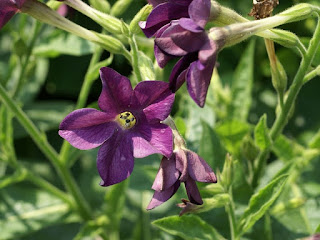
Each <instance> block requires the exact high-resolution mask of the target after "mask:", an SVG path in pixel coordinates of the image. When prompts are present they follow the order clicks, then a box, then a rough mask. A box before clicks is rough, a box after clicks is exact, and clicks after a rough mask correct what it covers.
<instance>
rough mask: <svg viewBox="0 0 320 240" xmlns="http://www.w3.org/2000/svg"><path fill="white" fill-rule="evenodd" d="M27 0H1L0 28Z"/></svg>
mask: <svg viewBox="0 0 320 240" xmlns="http://www.w3.org/2000/svg"><path fill="white" fill-rule="evenodd" d="M25 1H26V0H1V1H0V29H1V28H2V27H3V26H4V25H5V24H6V23H7V22H8V21H9V20H10V19H11V18H12V17H13V15H15V14H16V13H17V12H18V11H19V9H20V8H21V7H22V5H23V4H24V2H25Z"/></svg>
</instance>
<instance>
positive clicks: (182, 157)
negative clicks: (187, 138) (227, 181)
mask: <svg viewBox="0 0 320 240" xmlns="http://www.w3.org/2000/svg"><path fill="white" fill-rule="evenodd" d="M196 181H198V182H207V183H216V182H217V178H216V175H215V174H214V172H213V171H212V169H211V168H210V166H209V165H208V164H207V163H206V162H205V161H204V160H203V159H202V158H201V157H199V156H198V154H196V153H194V152H192V151H190V150H186V149H180V150H178V151H175V152H173V154H172V156H171V157H170V158H167V157H163V158H162V160H161V164H160V168H159V171H158V174H157V176H156V178H155V180H154V183H153V185H152V189H154V190H155V193H154V195H153V197H152V199H151V202H150V203H149V205H148V207H147V209H148V210H150V209H153V208H155V207H157V206H159V205H161V204H162V203H164V202H166V201H167V200H168V199H170V198H171V197H172V196H173V195H174V194H175V193H176V192H177V190H178V188H179V187H180V184H181V182H184V184H185V187H186V190H187V195H188V198H189V200H190V202H191V203H193V204H197V205H201V204H202V203H203V202H202V198H201V196H200V193H199V190H198V188H197V184H196Z"/></svg>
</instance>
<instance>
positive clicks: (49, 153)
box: [0, 84, 92, 219]
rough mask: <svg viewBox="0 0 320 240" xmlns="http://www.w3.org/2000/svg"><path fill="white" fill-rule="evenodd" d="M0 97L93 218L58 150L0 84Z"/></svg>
mask: <svg viewBox="0 0 320 240" xmlns="http://www.w3.org/2000/svg"><path fill="white" fill-rule="evenodd" d="M0 99H1V100H2V101H3V102H4V103H5V104H6V106H7V107H8V109H10V110H11V111H12V113H13V114H14V115H15V116H16V117H17V119H18V121H19V122H20V124H21V125H22V126H23V127H24V128H25V130H26V131H27V132H28V133H29V135H30V136H31V138H32V139H33V141H34V142H35V143H36V145H37V146H38V147H39V149H40V150H41V151H42V153H43V154H44V155H45V156H46V157H47V158H48V159H49V160H50V161H51V163H52V165H53V166H54V167H55V169H56V171H57V172H58V174H59V176H60V177H61V179H62V181H63V184H64V185H65V187H66V189H67V190H68V192H69V193H70V194H71V195H72V196H73V198H74V201H75V202H76V203H77V208H78V211H79V213H80V214H81V216H82V217H83V218H84V219H91V218H92V217H91V211H90V208H89V206H88V204H87V202H86V201H85V199H84V197H83V195H82V194H81V192H80V190H79V188H78V186H77V184H76V183H75V181H74V179H73V177H72V175H71V172H70V171H69V169H67V168H65V166H64V165H62V164H61V162H60V161H59V156H58V154H57V152H56V151H55V150H54V149H53V148H52V146H51V145H50V144H49V143H48V141H47V139H46V137H45V135H43V134H42V133H41V132H40V131H39V130H38V129H37V128H36V126H35V125H34V124H33V122H32V121H31V120H30V119H29V118H28V116H27V115H26V114H25V113H24V112H23V111H22V110H21V108H20V107H18V105H17V104H16V103H15V102H14V101H12V100H11V99H10V97H9V95H8V94H7V92H6V90H5V89H4V88H3V86H2V85H1V84H0Z"/></svg>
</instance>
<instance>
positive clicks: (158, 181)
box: [152, 154, 180, 192]
mask: <svg viewBox="0 0 320 240" xmlns="http://www.w3.org/2000/svg"><path fill="white" fill-rule="evenodd" d="M179 175H180V173H179V171H178V170H177V169H176V159H175V155H174V154H173V155H172V156H171V157H170V158H166V157H163V158H162V160H161V164H160V167H159V171H158V173H157V176H156V178H155V180H154V182H153V185H152V189H153V190H155V191H158V192H159V191H163V190H166V189H168V188H170V187H171V186H172V185H173V184H174V183H175V182H176V181H177V180H178V178H179Z"/></svg>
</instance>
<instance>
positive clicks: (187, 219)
mask: <svg viewBox="0 0 320 240" xmlns="http://www.w3.org/2000/svg"><path fill="white" fill-rule="evenodd" d="M152 224H154V225H155V226H157V227H158V228H160V229H161V230H163V231H165V232H168V233H170V234H172V235H175V236H179V237H181V238H183V239H187V240H188V239H192V240H196V239H199V240H200V239H201V240H204V239H211V240H215V239H224V238H223V237H222V236H221V235H220V234H219V233H218V232H217V230H215V229H214V228H213V227H212V226H211V225H209V224H208V223H206V222H205V221H203V220H202V219H201V218H200V217H198V216H195V215H187V216H186V215H184V216H182V217H178V216H170V217H165V218H161V219H158V220H156V221H153V222H152Z"/></svg>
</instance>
